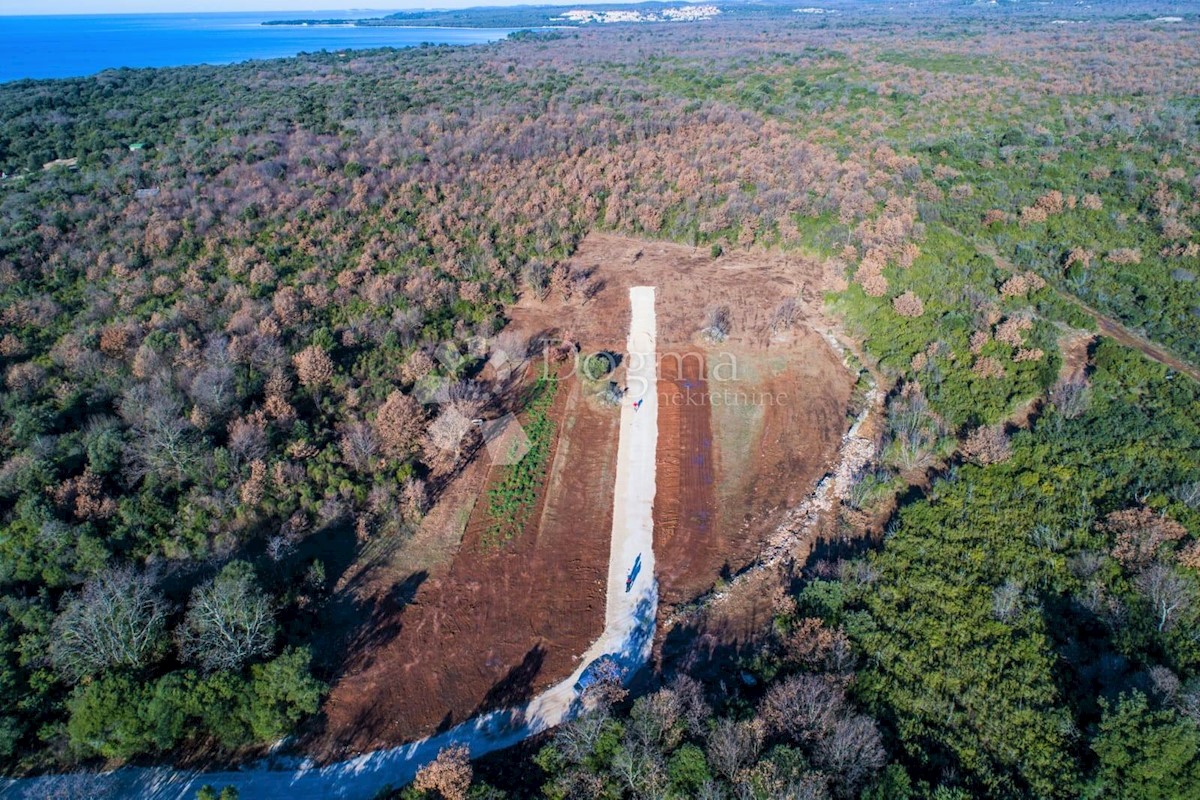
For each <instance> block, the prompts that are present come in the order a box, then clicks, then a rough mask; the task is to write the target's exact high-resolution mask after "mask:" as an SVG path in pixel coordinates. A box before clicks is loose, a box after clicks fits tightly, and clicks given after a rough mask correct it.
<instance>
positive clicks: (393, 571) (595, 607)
mask: <svg viewBox="0 0 1200 800" xmlns="http://www.w3.org/2000/svg"><path fill="white" fill-rule="evenodd" d="M571 266H572V268H574V269H579V270H584V271H591V273H592V280H594V281H596V282H597V284H598V285H599V287H600V288H599V289H598V291H596V292H595V294H594V295H592V296H591V298H590V299H587V300H586V301H584V300H582V299H579V298H575V299H572V300H571V301H569V302H567V301H564V299H563V298H562V297H561V296H560V295H559V294H558V293H557V292H551V293H550V295H549V296H548V297H547V298H546V299H544V300H538V299H536V298H533V297H525V298H523V299H522V300H521V302H520V303H519V304H518V305H517V306H516V307H515V308H513V309H512V311H511V318H512V321H511V323H510V325H509V326H508V327H507V328H506V329H505V330H504V331H503V332H501V334H500V337H498V338H499V341H500V342H503V346H504V349H506V350H508V351H509V352H515V351H521V350H523V349H524V348H525V347H526V345H527V344H528V343H530V342H531V341H536V340H538V339H539V338H544V339H548V340H551V341H553V340H556V339H569V340H571V341H573V342H577V343H578V344H579V345H580V348H581V352H582V353H583V354H588V353H593V352H596V351H600V350H605V351H610V352H613V353H617V354H623V353H624V351H625V346H626V333H627V332H628V329H629V288H630V287H632V286H654V287H656V303H655V307H656V315H657V330H658V335H657V342H656V347H657V351H658V354H659V364H660V378H661V379H665V380H664V381H663V382H662V383H660V386H659V392H658V396H659V399H660V409H659V431H660V433H659V438H658V447H657V451H656V462H657V463H656V469H657V471H658V492H657V495H656V498H655V509H654V513H655V545H654V551H655V555H656V558H657V564H656V570H657V576H658V578H659V581H660V597H661V600H662V604H661V605H660V612H662V613H669V610H670V609H669V606H670V605H671V604H674V603H680V602H686V601H687V600H690V599H692V598H693V597H695V596H697V595H698V594H700V593H702V592H704V591H705V590H707V589H709V588H710V587H711V586H713V584H714V583H716V582H717V581H718V580H719V579H720V578H721V576H722V574H723V573H729V572H736V571H737V570H739V569H740V568H742V567H743V566H745V565H746V564H747V563H749V562H750V561H751V560H752V559H753V558H754V556H755V555H756V554H757V553H758V551H759V548H760V546H761V542H762V541H763V538H764V536H765V534H766V533H767V532H769V531H770V530H772V529H773V527H774V526H775V525H776V524H777V522H778V520H779V518H780V516H781V515H782V513H783V511H784V510H785V509H786V508H787V507H788V505H789V504H792V503H795V502H799V500H800V499H801V498H803V497H804V496H805V495H806V494H807V493H808V492H809V491H811V489H812V486H813V484H815V482H816V480H817V479H819V477H820V476H821V475H822V474H823V473H824V470H825V464H826V463H827V461H828V460H829V459H830V458H831V456H832V454H833V452H834V450H835V448H836V445H837V442H838V440H839V438H840V436H841V434H842V431H843V429H844V426H845V408H846V405H847V402H848V399H849V396H850V388H851V380H850V376H849V375H848V374H847V373H846V371H845V369H844V368H843V367H842V365H841V362H840V359H839V358H838V357H837V355H836V354H834V353H833V351H832V350H830V348H829V347H828V346H827V344H826V343H825V340H824V339H823V338H822V337H821V336H820V335H819V334H817V333H816V332H815V331H814V330H812V328H810V325H819V324H820V323H821V316H820V305H821V300H822V284H821V280H822V271H821V268H820V266H819V265H818V264H816V263H815V262H810V261H806V260H804V259H802V258H800V257H795V256H782V255H779V254H764V253H757V252H747V253H731V254H727V255H725V256H722V257H720V258H717V259H713V258H712V257H711V256H710V255H709V253H708V251H707V250H700V249H696V248H691V247H685V246H679V245H673V244H667V243H661V242H652V241H645V240H639V239H631V238H627V237H621V236H615V235H610V234H592V235H589V236H588V237H587V238H586V239H585V240H584V241H583V242H582V243H581V246H580V248H579V250H578V251H577V253H576V256H575V257H574V258H573V259H572V261H571ZM789 298H791V299H793V300H796V301H797V302H796V305H795V308H794V309H792V312H791V314H790V315H788V316H790V318H791V320H790V323H787V324H782V323H780V319H779V318H780V311H781V307H782V306H783V304H784V303H785V301H786V300H788V299H789ZM717 306H727V307H728V314H729V322H730V325H729V336H728V339H727V340H726V341H724V342H722V343H719V344H717V343H713V342H709V341H706V340H704V339H703V338H702V337H701V336H700V335H699V330H700V328H701V327H703V325H704V323H705V319H706V315H707V314H708V312H709V311H711V310H713V309H714V308H716V307H717ZM535 349H536V348H535ZM688 354H690V356H689V355H688ZM678 356H683V357H682V358H681V359H680V360H679V361H678V364H679V371H678V372H675V371H673V370H674V364H675V363H676V362H675V359H676V357H678ZM731 359H732V360H734V361H736V370H735V372H734V373H733V374H731V373H730V367H729V365H730V361H731ZM668 362H670V364H671V365H672V366H669V367H666V368H662V367H661V365H663V364H665V363H668ZM539 363H540V362H537V361H536V360H535V366H536V365H538V364H539ZM567 366H569V365H567ZM625 369H626V365H625V364H621V365H620V366H618V368H617V369H616V370H615V372H614V373H613V375H612V376H610V377H611V379H612V380H614V381H616V382H617V383H618V384H621V385H624V383H625V380H626V375H625ZM485 376H486V375H485ZM685 383H687V384H691V386H690V389H689V390H690V391H692V392H693V393H696V392H701V393H704V392H708V393H713V392H720V393H721V400H720V401H719V402H708V403H706V404H701V405H693V406H691V407H687V406H684V407H682V409H680V408H676V409H672V407H671V406H670V405H669V404H667V403H666V402H663V394H664V393H665V392H667V391H670V392H672V393H673V392H674V391H676V389H678V388H687V387H684V384H685ZM600 385H602V382H600V383H597V382H588V381H582V380H569V381H567V382H566V383H564V384H563V385H562V387H561V388H560V390H559V392H558V394H557V396H556V398H555V402H554V406H553V409H552V416H553V419H554V423H555V432H556V435H555V441H554V444H553V454H552V456H551V461H550V466H549V468H548V473H547V474H548V477H547V483H546V487H545V491H544V492H542V493H540V494H539V497H538V501H537V503H538V505H537V508H536V509H535V511H534V512H533V514H532V515H531V517H530V520H531V521H530V523H529V525H528V526H527V529H526V530H525V532H524V533H523V534H521V535H519V536H515V537H514V538H513V539H512V540H511V541H510V542H509V543H508V544H506V545H505V546H503V547H501V548H499V549H497V548H496V547H494V546H487V545H486V544H484V543H482V541H481V539H482V538H483V536H484V534H485V532H486V530H487V524H486V519H485V509H486V506H487V495H486V491H487V487H488V486H490V485H493V484H494V482H495V480H497V476H498V470H497V469H488V468H487V467H486V466H485V465H481V464H480V462H478V461H477V462H475V463H473V464H471V465H469V466H468V467H467V468H466V469H465V470H464V471H463V473H462V474H461V475H460V476H459V477H458V478H457V479H456V481H455V482H454V484H452V486H451V487H450V488H449V491H448V492H447V493H446V494H445V495H444V496H443V500H442V501H440V502H439V504H438V505H437V506H436V507H435V508H434V509H433V510H432V511H431V513H430V515H429V517H428V518H427V520H426V524H425V525H423V526H422V529H421V531H419V532H418V533H417V534H416V536H415V537H414V538H413V539H412V540H411V541H410V542H408V543H406V544H405V545H404V546H402V547H401V548H399V549H398V551H397V553H396V555H395V556H394V558H393V559H392V562H391V564H390V565H386V566H384V567H381V568H377V569H375V570H374V571H373V572H372V573H371V574H370V575H369V576H364V577H363V578H362V579H360V580H359V581H358V584H359V585H358V586H356V594H358V595H359V596H360V597H361V598H363V601H362V602H363V604H364V605H365V606H367V607H375V608H383V609H391V611H390V612H389V613H376V614H374V615H373V616H372V617H371V619H370V620H369V621H368V622H365V623H364V625H363V628H364V629H363V630H362V631H361V632H359V633H358V634H356V635H354V636H353V637H352V638H349V639H348V641H349V642H350V644H349V645H348V646H347V650H346V653H347V654H346V657H345V661H344V665H343V668H342V670H341V673H340V677H338V678H337V679H336V680H335V681H334V686H333V690H332V693H331V696H330V699H329V701H328V702H327V704H326V708H325V711H326V719H327V724H326V729H325V732H324V733H323V734H321V735H320V736H319V738H318V739H317V741H316V742H315V743H314V745H313V747H312V750H313V751H314V752H316V753H317V754H319V755H321V756H323V757H326V758H333V757H337V756H340V755H344V754H346V753H348V752H355V751H362V750H367V749H369V748H373V747H379V746H384V745H395V744H400V743H403V742H405V741H410V740H412V739H414V738H417V737H420V736H423V735H426V734H428V733H431V732H434V731H436V730H438V729H442V728H445V727H448V726H450V725H452V724H454V723H456V722H459V721H461V720H463V719H465V718H467V717H469V716H471V715H473V714H475V713H477V712H478V711H481V710H484V709H487V708H495V707H497V706H500V705H507V704H513V703H516V702H519V701H520V700H521V699H524V698H525V697H528V696H531V695H533V694H535V693H536V692H538V691H539V690H541V689H543V688H546V687H547V686H550V685H552V684H554V683H555V682H556V681H558V680H561V679H562V678H564V677H566V676H567V675H569V674H570V673H571V671H572V670H573V669H574V668H575V667H576V666H577V665H578V661H577V659H578V657H579V655H580V654H582V653H583V652H584V651H585V650H586V648H587V646H588V644H589V643H590V642H591V641H592V640H593V639H594V638H595V637H596V636H597V635H598V634H599V633H600V631H601V630H602V628H603V623H604V620H603V617H604V606H605V586H604V580H605V577H606V575H607V569H608V557H609V540H610V530H611V526H612V501H613V496H612V493H613V485H614V480H615V463H616V453H617V442H618V425H619V411H618V409H617V408H614V407H612V406H606V405H604V404H602V403H601V402H599V401H598V399H597V398H596V397H595V392H596V390H597V388H598V386H600ZM727 389H728V390H730V391H732V392H734V394H735V395H736V394H738V393H746V394H747V396H748V397H749V398H750V399H753V398H754V397H756V396H759V395H763V394H769V395H771V396H772V397H775V399H776V402H774V403H773V404H772V403H765V402H731V403H726V402H724V393H725V391H726V390H727ZM780 396H783V397H782V399H781V397H780ZM761 399H762V398H761V397H759V400H761ZM414 574H416V575H421V576H422V579H421V581H419V582H417V581H414V580H413V579H412V576H413V575H414ZM402 586H408V587H410V590H411V589H412V587H414V586H415V594H413V596H412V599H411V602H407V603H406V604H404V603H397V604H392V605H383V604H381V603H380V602H379V601H378V599H374V600H373V598H386V597H390V596H391V595H392V593H394V592H395V591H396V590H397V587H402Z"/></svg>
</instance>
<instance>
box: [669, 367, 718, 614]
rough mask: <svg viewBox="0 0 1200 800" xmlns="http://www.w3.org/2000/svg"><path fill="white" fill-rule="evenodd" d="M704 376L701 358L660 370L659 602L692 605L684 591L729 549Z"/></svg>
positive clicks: (706, 383)
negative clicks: (720, 514) (721, 525)
mask: <svg viewBox="0 0 1200 800" xmlns="http://www.w3.org/2000/svg"><path fill="white" fill-rule="evenodd" d="M704 375H705V370H704V361H703V357H702V356H696V357H692V356H689V357H687V358H682V359H675V358H666V359H663V360H662V361H661V362H660V364H659V375H658V398H659V401H658V453H657V465H656V468H655V469H656V476H655V499H654V551H655V553H656V554H657V555H656V558H657V559H658V579H659V586H660V599H662V600H663V601H664V602H668V603H672V602H678V601H680V600H686V599H689V598H687V597H685V596H683V595H684V593H685V592H686V589H685V587H687V586H688V585H689V584H691V583H692V582H693V580H692V578H693V576H695V575H698V574H699V575H703V574H705V573H706V572H707V571H708V570H709V569H710V565H711V564H712V563H714V562H717V561H719V560H720V559H721V558H722V557H723V554H724V551H725V550H726V549H727V545H728V542H727V541H726V540H725V539H726V537H724V536H722V535H721V534H722V531H720V530H719V529H718V527H717V513H716V486H715V477H714V464H713V435H712V417H711V411H712V407H711V405H710V402H709V394H708V382H707V381H706V380H705V377H704ZM665 553H670V554H671V555H672V557H671V558H665V557H664V555H663V554H665Z"/></svg>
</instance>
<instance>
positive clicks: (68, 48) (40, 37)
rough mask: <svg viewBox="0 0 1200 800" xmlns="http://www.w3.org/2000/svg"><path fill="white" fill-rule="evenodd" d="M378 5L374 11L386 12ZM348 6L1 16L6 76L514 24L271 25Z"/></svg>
mask: <svg viewBox="0 0 1200 800" xmlns="http://www.w3.org/2000/svg"><path fill="white" fill-rule="evenodd" d="M385 13H386V12H371V13H370V14H368V15H366V16H373V17H377V16H383V15H384V14H385ZM354 16H355V15H354V14H347V13H346V12H345V11H273V12H242V13H214V14H195V13H193V14H117V15H79V16H40V17H6V16H0V82H5V81H14V80H19V79H21V78H67V77H74V76H80V75H91V74H94V73H96V72H99V71H100V70H103V69H109V68H111V67H175V66H182V65H185V64H232V63H234V62H237V61H247V60H249V59H258V58H281V57H284V56H294V55H296V54H297V53H302V52H315V51H318V50H345V49H352V48H354V49H357V48H366V47H411V46H413V45H419V44H421V43H423V42H430V43H434V44H476V43H479V42H493V41H496V40H497V39H503V38H504V37H505V36H507V35H508V33H509V31H507V30H498V29H479V28H473V29H468V28H359V27H354V26H350V25H346V26H291V25H288V26H275V25H272V26H264V25H262V24H261V23H262V22H264V21H266V20H273V19H349V18H352V17H354Z"/></svg>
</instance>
